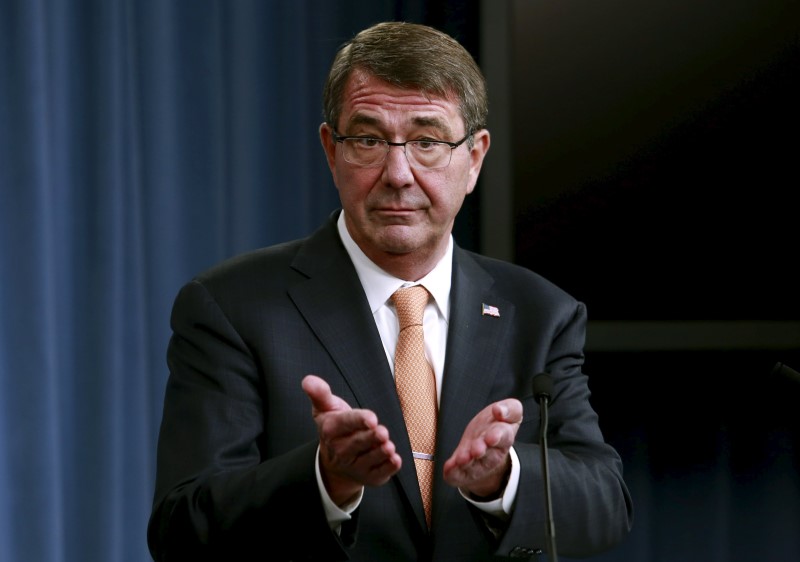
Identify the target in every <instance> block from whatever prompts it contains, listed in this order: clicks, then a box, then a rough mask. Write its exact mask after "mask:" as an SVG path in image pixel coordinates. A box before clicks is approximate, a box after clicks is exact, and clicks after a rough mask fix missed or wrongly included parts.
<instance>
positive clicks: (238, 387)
mask: <svg viewBox="0 0 800 562" xmlns="http://www.w3.org/2000/svg"><path fill="white" fill-rule="evenodd" d="M171 323H172V329H173V336H172V338H171V340H170V343H169V348H168V352H167V362H168V366H169V371H170V374H169V379H168V382H167V388H166V393H165V399H164V411H163V419H162V425H161V430H160V434H159V443H158V459H157V472H156V492H155V498H154V504H153V511H152V515H151V518H150V522H149V526H148V544H149V547H150V550H151V553H152V555H153V557H154V559H155V560H157V561H159V562H171V561H175V560H200V561H201V560H222V559H230V560H234V559H235V560H249V559H251V557H253V559H259V560H265V559H269V560H284V559H289V558H292V559H298V560H302V559H304V558H309V559H311V558H313V559H326V560H344V559H347V556H346V555H345V553H344V543H343V541H346V540H347V534H346V533H344V534H343V536H344V538H341V537H339V536H337V535H336V534H335V533H333V532H332V531H331V530H330V527H329V525H328V522H327V519H326V517H325V513H324V510H323V507H322V503H321V499H320V495H319V490H318V488H317V482H316V478H315V472H314V458H315V453H316V448H317V442H316V440H309V441H308V442H307V443H305V444H303V445H301V446H298V447H297V448H295V449H292V450H290V451H288V452H285V453H283V454H281V455H278V456H274V457H272V458H270V459H269V460H266V459H264V458H263V455H262V453H261V451H260V450H259V446H258V443H259V438H260V435H261V434H262V433H263V432H264V415H263V412H262V408H263V401H262V396H261V393H262V392H263V390H262V385H261V384H260V378H259V369H258V365H257V364H256V361H255V359H254V357H253V355H252V354H251V353H250V350H249V349H248V347H247V345H246V344H245V343H244V341H243V339H242V338H241V337H240V335H239V334H238V333H237V332H236V330H235V329H234V328H233V326H232V325H231V323H230V322H229V320H228V318H226V316H225V314H224V313H223V311H222V310H221V309H220V307H219V306H218V304H217V303H216V302H215V301H214V299H213V298H212V297H211V295H210V294H209V293H208V291H207V290H206V289H205V288H204V287H203V285H202V284H200V283H199V282H196V281H195V282H192V283H190V284H188V285H187V286H185V287H184V288H183V289H182V290H181V292H180V293H179V295H178V297H177V299H176V301H175V305H174V307H173V312H172V320H171ZM298 388H299V387H298ZM308 407H309V417H310V406H308Z"/></svg>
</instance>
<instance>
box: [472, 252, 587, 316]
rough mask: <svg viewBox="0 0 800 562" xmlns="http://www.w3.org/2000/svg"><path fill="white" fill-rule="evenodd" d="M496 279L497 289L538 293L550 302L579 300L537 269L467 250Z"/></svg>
mask: <svg viewBox="0 0 800 562" xmlns="http://www.w3.org/2000/svg"><path fill="white" fill-rule="evenodd" d="M466 254H467V255H468V256H469V257H471V258H472V259H474V260H475V262H476V263H477V264H478V265H479V266H480V267H481V268H483V269H484V270H485V271H486V272H487V273H488V274H489V275H490V276H491V277H492V278H493V280H494V288H495V290H497V291H499V292H501V293H509V294H514V295H517V298H519V295H525V294H529V295H536V296H537V297H538V298H545V299H547V300H549V301H550V302H568V303H570V304H576V303H577V302H578V301H577V299H576V298H575V297H573V296H572V295H571V294H569V293H568V292H567V291H565V290H564V289H562V288H561V287H559V286H558V285H556V284H555V283H553V282H552V281H550V280H549V279H547V278H546V277H544V276H542V275H541V274H539V273H536V272H535V271H533V270H531V269H528V268H527V267H523V266H521V265H517V264H515V263H511V262H508V261H504V260H500V259H496V258H490V257H488V256H484V255H481V254H477V253H475V252H466Z"/></svg>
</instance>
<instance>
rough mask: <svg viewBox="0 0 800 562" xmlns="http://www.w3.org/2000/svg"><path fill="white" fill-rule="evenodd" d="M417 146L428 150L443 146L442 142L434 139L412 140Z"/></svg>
mask: <svg viewBox="0 0 800 562" xmlns="http://www.w3.org/2000/svg"><path fill="white" fill-rule="evenodd" d="M412 144H413V145H414V147H415V148H417V149H419V150H422V151H427V150H436V149H437V148H438V147H439V146H441V144H442V143H441V142H439V141H434V140H415V141H413V142H412Z"/></svg>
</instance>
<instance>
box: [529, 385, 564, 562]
mask: <svg viewBox="0 0 800 562" xmlns="http://www.w3.org/2000/svg"><path fill="white" fill-rule="evenodd" d="M531 387H532V388H533V397H534V398H535V399H536V401H537V402H538V403H539V420H540V425H539V431H540V436H539V449H540V451H541V454H542V475H543V477H544V503H545V507H546V509H547V525H546V532H547V554H548V556H549V559H550V562H558V554H556V528H555V525H554V524H553V499H552V497H550V463H549V461H548V456H547V424H548V419H547V418H548V411H547V409H548V406H549V404H550V399H551V398H552V396H553V379H552V378H551V377H550V375H549V374H548V373H539V374H538V375H535V376H534V377H533V380H532V381H531Z"/></svg>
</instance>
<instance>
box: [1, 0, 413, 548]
mask: <svg viewBox="0 0 800 562" xmlns="http://www.w3.org/2000/svg"><path fill="white" fill-rule="evenodd" d="M421 4H422V3H421V2H403V3H402V5H401V3H399V2H389V1H375V0H366V1H363V2H356V1H353V2H329V1H326V0H306V1H298V0H286V1H265V0H251V1H245V0H230V1H211V0H187V1H177V0H176V1H172V0H169V1H167V0H61V1H59V0H53V1H46V0H0V311H1V314H0V560H2V561H3V562H32V561H36V562H60V561H67V562H93V561H96V562H121V561H137V562H144V561H145V560H150V557H149V554H148V552H147V547H146V541H145V527H146V523H147V518H148V515H149V512H150V506H151V501H152V489H153V483H154V482H153V481H154V469H155V458H154V452H155V444H156V438H157V431H158V424H159V422H160V417H161V404H162V400H163V391H164V385H165V382H166V376H167V371H166V363H165V349H166V344H167V340H168V337H169V324H168V321H169V310H170V307H171V304H172V299H173V297H174V295H175V294H176V292H177V289H178V288H179V286H180V285H181V284H183V283H184V282H185V281H187V280H188V279H189V278H190V277H191V276H192V275H193V274H194V273H196V272H198V271H200V270H201V269H203V268H205V267H207V266H209V265H210V264H212V263H214V262H216V261H218V260H220V259H222V258H224V257H227V256H230V255H232V254H234V253H238V252H240V251H244V250H247V249H250V248H254V247H257V246H261V245H265V244H271V243H274V242H277V241H282V240H286V239H289V238H294V237H300V236H304V235H306V234H308V233H310V232H311V230H313V229H314V228H315V227H316V226H317V225H318V224H319V223H320V222H321V221H322V220H323V218H324V217H326V216H327V215H328V214H329V213H330V212H331V211H332V210H333V209H334V208H335V207H336V206H337V204H338V197H337V193H336V190H335V188H334V186H333V184H332V182H331V180H330V175H329V173H328V171H327V167H326V165H325V161H324V158H323V154H322V150H321V147H320V144H319V141H318V136H317V128H318V125H319V123H320V122H321V120H322V117H321V115H322V113H321V101H320V100H321V89H322V84H323V80H324V76H325V72H326V70H327V67H328V65H329V63H330V60H331V59H332V57H333V54H334V51H335V49H336V47H337V46H338V45H339V44H340V43H342V42H343V41H344V40H345V39H347V38H348V37H349V36H350V35H352V33H353V32H355V31H357V30H358V29H360V28H362V27H365V26H366V25H369V24H371V23H374V22H377V21H380V20H385V19H395V18H407V19H412V20H413V19H419V18H420V17H421V14H422V9H421V8H420V6H421Z"/></svg>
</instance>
